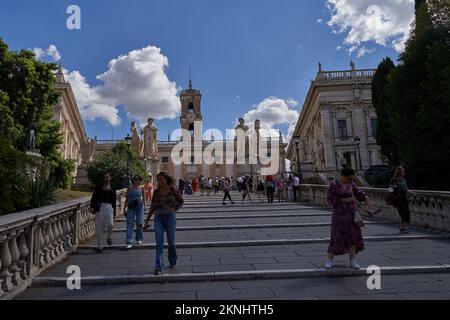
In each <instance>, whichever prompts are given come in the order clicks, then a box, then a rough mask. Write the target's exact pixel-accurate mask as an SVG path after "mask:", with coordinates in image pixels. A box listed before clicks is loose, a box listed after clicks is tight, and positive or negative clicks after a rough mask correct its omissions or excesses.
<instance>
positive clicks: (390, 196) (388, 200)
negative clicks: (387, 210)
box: [385, 187, 396, 208]
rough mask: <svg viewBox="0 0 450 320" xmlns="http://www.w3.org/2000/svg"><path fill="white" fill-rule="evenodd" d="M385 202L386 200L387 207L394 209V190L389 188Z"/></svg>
mask: <svg viewBox="0 0 450 320" xmlns="http://www.w3.org/2000/svg"><path fill="white" fill-rule="evenodd" d="M385 200H386V204H387V205H388V206H391V207H394V208H395V200H396V197H395V194H394V190H393V189H392V187H391V188H389V192H388V194H387V196H386V199H385Z"/></svg>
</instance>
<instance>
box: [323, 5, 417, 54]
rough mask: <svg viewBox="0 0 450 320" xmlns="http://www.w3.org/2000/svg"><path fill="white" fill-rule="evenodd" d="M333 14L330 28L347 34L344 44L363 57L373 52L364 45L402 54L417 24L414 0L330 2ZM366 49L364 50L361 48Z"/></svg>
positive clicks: (329, 23)
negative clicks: (371, 45)
mask: <svg viewBox="0 0 450 320" xmlns="http://www.w3.org/2000/svg"><path fill="white" fill-rule="evenodd" d="M326 3H327V6H328V8H329V10H330V12H331V19H330V20H329V21H328V25H329V26H330V27H332V28H333V29H334V31H335V32H336V33H347V37H346V38H345V40H344V44H345V45H346V47H347V48H348V50H349V52H350V53H352V52H355V51H356V52H358V54H359V55H360V56H362V55H364V54H367V53H370V51H371V50H372V52H373V50H374V49H367V48H364V47H363V45H364V44H365V43H373V42H374V43H376V44H378V45H382V46H387V47H392V48H394V49H395V50H396V51H397V52H402V51H403V50H404V48H405V45H404V43H405V41H406V40H407V39H408V36H409V30H410V26H411V23H412V22H413V21H414V0H327V2H326ZM361 47H363V48H361Z"/></svg>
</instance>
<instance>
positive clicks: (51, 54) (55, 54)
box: [33, 44, 61, 61]
mask: <svg viewBox="0 0 450 320" xmlns="http://www.w3.org/2000/svg"><path fill="white" fill-rule="evenodd" d="M33 52H34V54H35V55H36V59H39V60H44V59H46V58H49V59H50V60H52V61H59V60H61V54H60V53H59V51H58V49H57V48H56V46H55V45H54V44H51V45H50V46H49V47H48V48H47V49H42V48H34V49H33Z"/></svg>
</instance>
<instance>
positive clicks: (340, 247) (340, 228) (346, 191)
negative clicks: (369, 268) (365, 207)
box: [327, 181, 366, 256]
mask: <svg viewBox="0 0 450 320" xmlns="http://www.w3.org/2000/svg"><path fill="white" fill-rule="evenodd" d="M352 192H353V195H354V197H355V199H357V200H358V201H361V202H362V201H364V200H365V198H366V194H365V193H364V192H363V191H361V190H360V189H358V187H357V186H356V185H355V184H353V183H352V184H351V185H350V184H349V185H347V186H346V185H345V184H342V183H340V182H339V181H335V182H333V183H332V184H331V185H330V187H329V189H328V196H327V200H328V203H329V204H330V205H331V206H332V207H333V214H332V219H331V238H330V245H329V247H328V253H332V254H334V255H336V256H339V255H344V254H347V253H349V251H350V247H352V246H355V248H356V253H358V252H361V251H363V250H364V241H363V237H362V231H361V228H360V227H358V226H356V225H355V222H354V218H355V211H356V208H355V205H354V204H351V203H346V202H343V201H342V199H345V198H351V197H352Z"/></svg>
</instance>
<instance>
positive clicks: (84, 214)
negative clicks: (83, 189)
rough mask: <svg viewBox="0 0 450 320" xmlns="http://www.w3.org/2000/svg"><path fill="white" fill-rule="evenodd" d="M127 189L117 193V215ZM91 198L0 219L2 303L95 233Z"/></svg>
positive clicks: (0, 286)
mask: <svg viewBox="0 0 450 320" xmlns="http://www.w3.org/2000/svg"><path fill="white" fill-rule="evenodd" d="M125 193H126V190H121V191H118V192H117V214H118V215H120V214H122V213H123V211H124V205H125ZM89 204H90V197H87V198H83V199H78V200H72V201H68V202H65V203H61V204H55V205H52V206H48V207H43V208H37V209H31V210H28V211H24V212H18V213H14V214H10V215H6V216H1V217H0V300H4V299H11V298H13V297H14V296H15V295H17V294H18V293H20V292H21V291H23V290H25V289H26V288H27V287H28V286H29V285H30V284H31V282H32V280H33V278H34V277H36V276H38V275H39V274H40V273H41V272H42V271H44V270H45V269H47V268H49V267H51V266H53V265H54V264H56V263H58V262H60V261H61V260H63V259H64V258H65V257H66V256H67V255H69V254H70V253H72V252H74V251H76V250H77V248H78V246H79V245H80V243H82V242H84V241H86V240H88V239H89V238H91V237H92V236H93V235H94V233H95V221H94V215H93V214H91V213H90V211H89Z"/></svg>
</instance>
